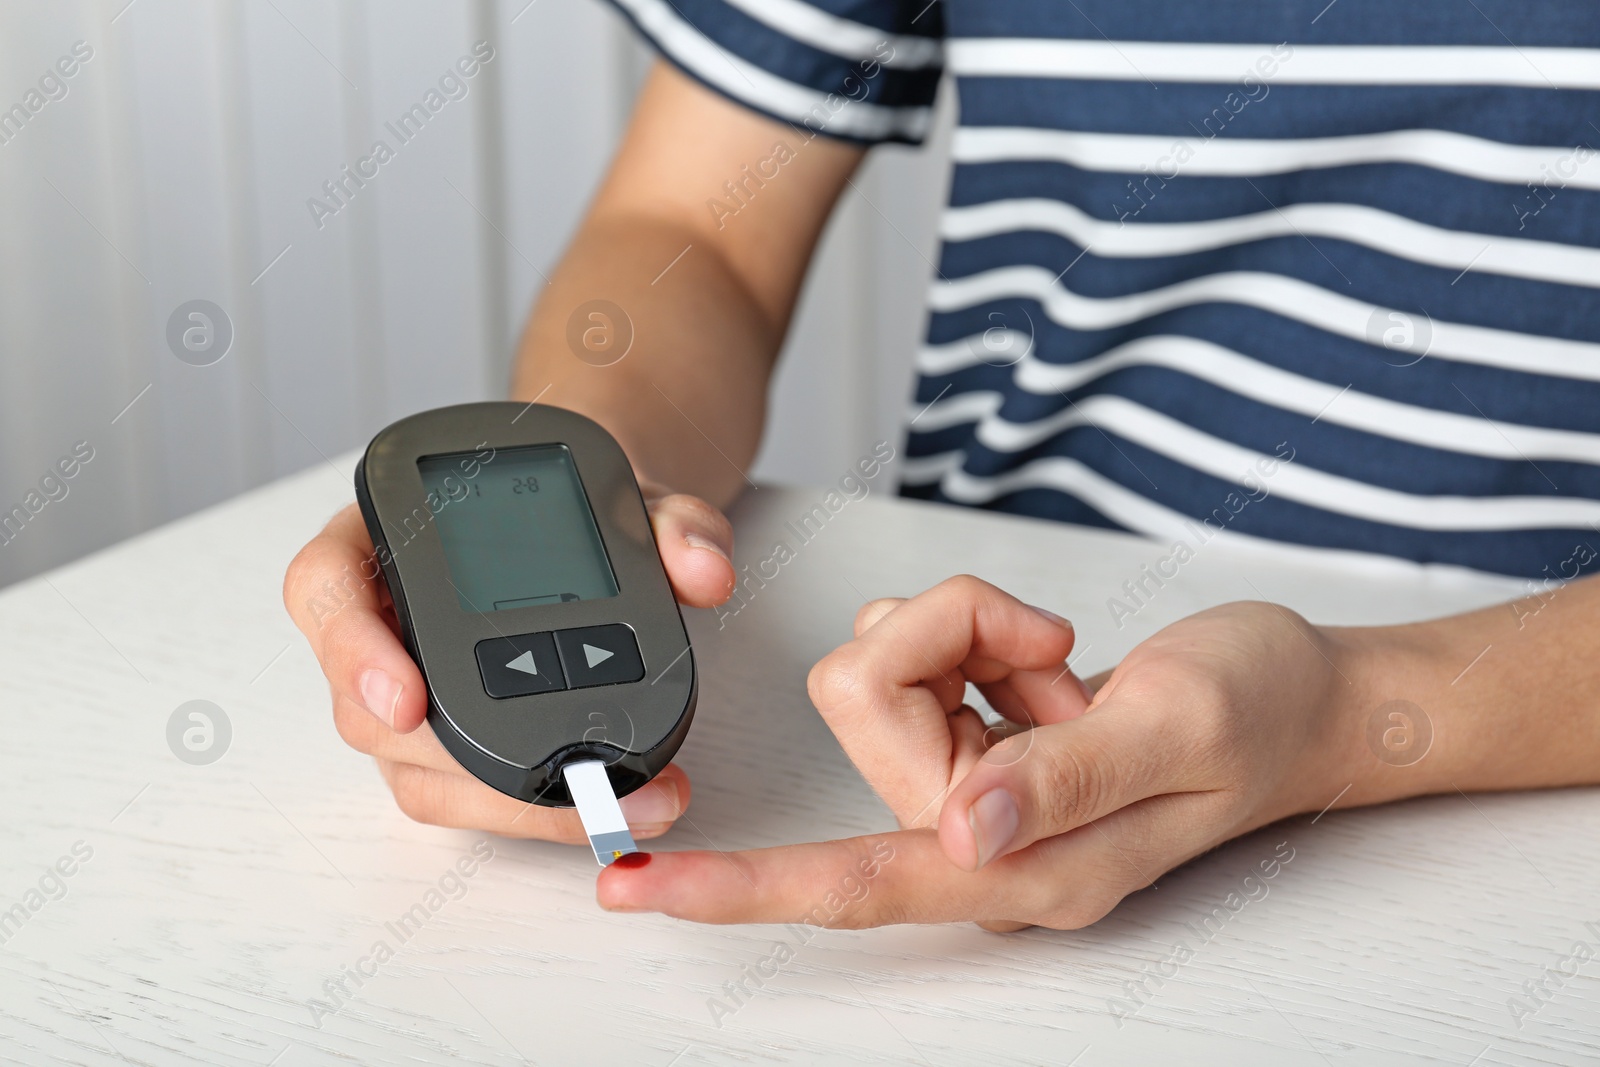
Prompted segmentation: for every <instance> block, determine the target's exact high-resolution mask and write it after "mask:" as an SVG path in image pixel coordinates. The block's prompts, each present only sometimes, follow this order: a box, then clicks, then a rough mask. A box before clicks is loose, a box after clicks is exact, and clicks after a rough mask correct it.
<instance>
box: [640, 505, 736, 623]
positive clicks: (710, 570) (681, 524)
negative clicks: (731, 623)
mask: <svg viewBox="0 0 1600 1067" xmlns="http://www.w3.org/2000/svg"><path fill="white" fill-rule="evenodd" d="M645 504H646V507H647V508H648V509H649V511H650V525H651V527H652V529H654V531H655V535H656V549H657V550H658V551H659V552H660V553H661V562H662V564H663V566H665V567H666V569H667V578H668V580H669V581H671V583H672V592H673V595H675V596H676V597H677V598H678V602H679V603H682V604H687V605H689V606H690V607H695V608H709V607H715V606H716V605H718V604H721V603H722V602H723V601H725V600H727V599H728V597H729V595H731V594H732V592H733V583H734V572H733V561H732V559H731V558H730V557H731V556H732V555H733V527H732V526H731V525H729V523H728V520H727V517H726V516H724V515H723V514H722V512H720V511H718V510H717V509H716V508H714V507H712V506H711V505H710V504H707V503H706V502H705V501H704V500H701V499H700V498H699V497H697V496H689V495H688V494H686V493H667V492H664V491H663V492H660V493H656V492H652V491H651V490H650V489H646V490H645Z"/></svg>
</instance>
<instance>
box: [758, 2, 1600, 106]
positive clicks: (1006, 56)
mask: <svg viewBox="0 0 1600 1067" xmlns="http://www.w3.org/2000/svg"><path fill="white" fill-rule="evenodd" d="M762 2H764V3H765V2H770V0H762ZM946 56H947V60H946V64H947V66H948V68H949V69H950V70H951V71H952V72H953V73H955V74H959V75H981V76H984V77H1001V78H1005V77H1010V78H1041V77H1042V78H1094V79H1106V80H1121V81H1146V80H1149V81H1168V82H1242V81H1243V79H1244V78H1245V77H1246V76H1247V75H1248V76H1250V77H1251V78H1252V80H1253V81H1254V82H1256V83H1257V84H1259V83H1260V82H1262V81H1267V82H1274V83H1281V84H1287V85H1517V86H1529V87H1533V88H1538V89H1555V88H1560V89H1600V50H1596V49H1592V48H1511V47H1501V46H1495V47H1487V48H1483V47H1472V46H1458V45H1446V46H1428V45H1290V44H1287V43H1285V44H1276V45H1274V44H1190V43H1187V42H1183V43H1170V42H1164V41H1163V42H1152V41H1078V40H1040V39H1035V38H1020V39H1011V38H959V39H953V40H951V41H950V42H949V43H948V45H947V46H946Z"/></svg>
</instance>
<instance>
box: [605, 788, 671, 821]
mask: <svg viewBox="0 0 1600 1067" xmlns="http://www.w3.org/2000/svg"><path fill="white" fill-rule="evenodd" d="M618 803H620V804H621V805H622V817H623V818H624V819H627V820H628V825H630V826H632V825H634V824H636V823H670V822H672V821H673V820H674V819H676V818H677V817H678V816H679V815H681V814H683V809H682V808H680V807H678V787H677V785H676V784H675V783H673V782H671V781H654V782H650V783H649V784H647V785H643V786H641V787H639V788H638V789H635V790H634V791H633V792H631V793H629V794H628V795H627V796H625V797H623V798H622V800H620V801H619V802H618Z"/></svg>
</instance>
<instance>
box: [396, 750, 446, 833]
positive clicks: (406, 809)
mask: <svg viewBox="0 0 1600 1067" xmlns="http://www.w3.org/2000/svg"><path fill="white" fill-rule="evenodd" d="M389 791H390V792H391V793H393V794H394V802H395V806H397V807H398V808H399V809H400V811H401V813H402V814H404V815H405V817H406V818H408V819H410V820H411V821H412V822H420V823H429V824H437V823H438V822H439V821H440V814H441V809H442V806H443V803H442V801H443V798H442V797H441V790H440V789H439V787H438V784H437V782H436V781H435V779H434V777H433V776H432V775H431V774H429V772H428V769H427V768H426V767H418V766H416V765H414V764H410V763H397V764H395V765H394V766H393V767H392V768H391V769H390V771H389Z"/></svg>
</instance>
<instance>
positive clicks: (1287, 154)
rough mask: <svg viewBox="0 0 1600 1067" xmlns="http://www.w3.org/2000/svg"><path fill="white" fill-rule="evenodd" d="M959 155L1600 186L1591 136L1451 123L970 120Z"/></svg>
mask: <svg viewBox="0 0 1600 1067" xmlns="http://www.w3.org/2000/svg"><path fill="white" fill-rule="evenodd" d="M951 155H952V157H953V158H954V159H955V160H956V162H958V163H996V162H1012V161H1016V160H1023V159H1029V160H1035V159H1038V160H1053V161H1059V162H1063V163H1071V164H1073V165H1074V166H1077V167H1082V168H1084V169H1085V170H1100V171H1112V172H1129V173H1137V172H1140V171H1143V172H1145V173H1154V174H1156V175H1158V176H1160V177H1162V178H1167V179H1171V178H1173V177H1176V176H1177V175H1178V174H1180V173H1181V174H1194V175H1209V176H1212V177H1235V178H1236V177H1241V176H1243V177H1257V176H1260V175H1263V174H1286V173H1289V172H1290V171H1297V170H1311V169H1315V168H1321V167H1347V166H1354V165H1356V164H1360V163H1414V164H1416V165H1417V166H1421V167H1432V168H1433V169H1435V170H1443V171H1449V172H1451V173H1453V174H1462V175H1465V176H1466V177H1469V178H1477V179H1478V180H1480V181H1488V182H1505V183H1508V184H1511V185H1526V184H1527V183H1529V182H1535V183H1537V184H1538V185H1540V186H1541V187H1544V186H1545V185H1546V183H1548V184H1549V187H1550V188H1553V189H1557V190H1559V189H1561V188H1565V187H1566V186H1572V187H1574V188H1579V189H1600V163H1597V162H1595V160H1596V157H1597V156H1600V152H1596V151H1595V150H1594V149H1593V148H1590V147H1589V146H1587V145H1582V146H1575V147H1573V148H1563V147H1557V148H1551V147H1544V146H1533V147H1529V146H1525V145H1509V144H1501V143H1500V142H1498V141H1489V140H1485V139H1484V138H1482V137H1469V136H1467V135H1466V134H1464V133H1451V132H1450V131H1448V130H1389V131H1385V132H1383V133H1362V134H1352V135H1350V136H1348V137H1310V138H1301V139H1288V138H1282V139H1271V140H1249V139H1245V138H1237V137H1221V138H1208V137H1204V136H1197V137H1158V136H1149V135H1146V134H1123V133H1084V132H1080V131H1074V130H1044V129H1034V128H1031V127H1015V126H963V127H961V128H959V129H957V130H956V132H955V138H954V141H953V142H952V145H951ZM1518 195H1519V196H1521V195H1524V194H1521V193H1519V194H1518ZM1526 195H1530V196H1531V195H1532V194H1526ZM1507 210H1510V207H1509V206H1508V208H1507Z"/></svg>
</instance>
